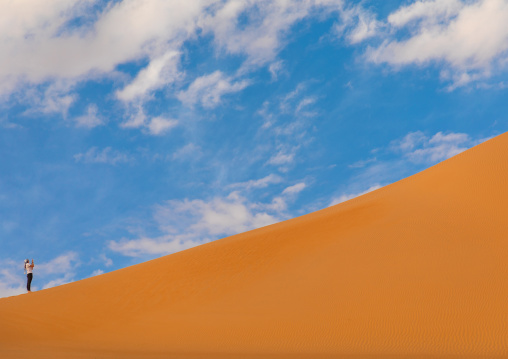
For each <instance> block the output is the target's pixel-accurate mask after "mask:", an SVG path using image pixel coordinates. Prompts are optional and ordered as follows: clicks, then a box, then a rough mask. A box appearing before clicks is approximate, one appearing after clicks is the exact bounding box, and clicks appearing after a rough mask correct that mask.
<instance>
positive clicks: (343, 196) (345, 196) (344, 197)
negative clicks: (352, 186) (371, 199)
mask: <svg viewBox="0 0 508 359" xmlns="http://www.w3.org/2000/svg"><path fill="white" fill-rule="evenodd" d="M379 188H381V186H380V185H379V184H375V185H373V186H371V187H369V188H368V189H366V190H365V191H362V192H359V193H343V194H341V195H340V196H339V197H335V198H333V199H332V201H331V202H330V204H329V206H334V205H336V204H339V203H342V202H346V201H349V200H350V199H353V198H356V197H359V196H362V195H364V194H366V193H369V192H372V191H375V190H377V189H379Z"/></svg>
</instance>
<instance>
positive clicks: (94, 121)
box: [74, 104, 104, 128]
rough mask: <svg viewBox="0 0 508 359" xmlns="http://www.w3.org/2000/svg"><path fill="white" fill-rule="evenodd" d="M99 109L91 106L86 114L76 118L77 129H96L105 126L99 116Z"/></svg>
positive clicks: (94, 105) (93, 105)
mask: <svg viewBox="0 0 508 359" xmlns="http://www.w3.org/2000/svg"><path fill="white" fill-rule="evenodd" d="M97 113H98V107H97V105H96V104H90V105H89V106H88V107H87V109H86V114H84V115H83V116H79V117H76V118H75V119H74V121H75V122H76V126H77V127H86V128H94V127H97V126H100V125H103V124H104V120H103V119H101V118H100V117H99V116H98V114H97Z"/></svg>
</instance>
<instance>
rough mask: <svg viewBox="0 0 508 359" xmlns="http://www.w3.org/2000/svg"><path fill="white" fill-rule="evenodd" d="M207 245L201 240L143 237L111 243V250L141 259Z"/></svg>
mask: <svg viewBox="0 0 508 359" xmlns="http://www.w3.org/2000/svg"><path fill="white" fill-rule="evenodd" d="M203 243H206V241H204V240H203V241H199V240H190V239H187V240H178V239H174V238H173V237H172V236H161V237H157V238H147V237H142V238H138V239H131V240H128V239H122V240H119V241H110V242H109V249H111V250H112V251H114V252H118V253H120V254H123V255H124V256H129V257H140V256H143V255H164V254H170V253H175V252H179V251H183V250H184V249H189V248H192V247H195V246H197V245H200V244H203Z"/></svg>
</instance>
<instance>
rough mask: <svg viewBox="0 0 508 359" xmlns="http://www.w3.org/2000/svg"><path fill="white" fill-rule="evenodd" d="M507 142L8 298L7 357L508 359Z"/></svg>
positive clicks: (2, 310) (0, 334)
mask: <svg viewBox="0 0 508 359" xmlns="http://www.w3.org/2000/svg"><path fill="white" fill-rule="evenodd" d="M507 259H508V134H503V135H501V136H498V137H496V138H494V139H491V140H489V141H487V142H485V143H483V144H481V145H479V146H476V147H474V148H472V149H470V150H468V151H466V152H463V153H461V154H459V155H457V156H455V157H453V158H451V159H449V160H446V161H444V162H442V163H440V164H438V165H436V166H434V167H431V168H429V169H427V170H425V171H423V172H421V173H419V174H416V175H414V176H411V177H409V178H406V179H404V180H402V181H399V182H397V183H394V184H392V185H389V186H387V187H384V188H381V189H379V190H376V191H374V192H371V193H368V194H366V195H363V196H361V197H359V198H356V199H353V200H350V201H348V202H345V203H341V204H339V205H336V206H334V207H330V208H327V209H324V210H321V211H318V212H314V213H311V214H309V215H306V216H303V217H299V218H295V219H292V220H289V221H286V222H282V223H278V224H275V225H272V226H268V227H264V228H260V229H257V230H254V231H250V232H246V233H242V234H239V235H236V236H232V237H228V238H224V239H222V240H219V241H215V242H212V243H208V244H205V245H202V246H199V247H195V248H192V249H189V250H186V251H183V252H179V253H175V254H172V255H169V256H165V257H161V258H158V259H156V260H152V261H149V262H145V263H142V264H139V265H135V266H132V267H128V268H124V269H121V270H118V271H115V272H112V273H107V274H104V275H100V276H97V277H93V278H89V279H85V280H82V281H78V282H75V283H71V284H67V285H63V286H60V287H56V288H52V289H48V290H43V291H40V292H35V293H32V294H30V295H21V296H17V297H10V298H3V299H0V357H1V358H4V359H7V358H19V357H21V356H24V355H30V356H31V357H35V358H92V357H93V358H120V357H121V358H286V357H287V358H338V357H340V358H349V357H351V358H360V357H361V358H363V357H365V358H399V357H400V358H403V357H404V358H426V357H455V358H457V357H460V358H479V357H489V358H490V357H508V261H507Z"/></svg>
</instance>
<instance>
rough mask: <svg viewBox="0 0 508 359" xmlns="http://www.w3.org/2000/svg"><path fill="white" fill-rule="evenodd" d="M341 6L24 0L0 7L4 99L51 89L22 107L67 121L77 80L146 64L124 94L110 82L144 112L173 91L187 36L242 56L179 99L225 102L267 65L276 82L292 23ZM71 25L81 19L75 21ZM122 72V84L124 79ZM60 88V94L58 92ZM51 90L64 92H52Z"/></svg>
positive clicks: (137, 120)
mask: <svg viewBox="0 0 508 359" xmlns="http://www.w3.org/2000/svg"><path fill="white" fill-rule="evenodd" d="M342 2H343V1H342V0H310V1H309V0H295V1H278V0H260V1H253V0H240V1H238V0H226V1H222V0H208V1H206V0H196V1H191V2H189V1H184V0H179V1H177V0H174V1H166V0H145V1H139V0H122V1H115V2H109V3H108V2H106V3H104V2H100V1H98V0H84V1H78V0H47V1H45V2H44V3H37V4H35V3H33V2H32V1H28V0H19V1H10V2H6V1H3V2H0V96H2V95H4V97H5V96H8V95H9V94H12V93H14V92H17V93H27V92H29V90H34V91H40V90H41V88H47V89H48V91H49V92H47V93H45V94H44V97H43V98H42V99H41V101H32V98H29V97H26V98H25V101H26V102H27V103H29V104H30V105H31V106H33V107H35V106H38V109H42V111H43V112H44V113H50V112H60V113H62V114H63V115H64V116H65V114H66V113H67V111H68V110H69V108H70V107H71V106H72V105H73V104H74V103H75V102H76V101H77V96H76V94H73V93H72V89H73V88H75V86H76V85H77V84H79V83H80V82H86V81H90V80H97V79H100V78H101V77H111V76H113V75H114V76H117V75H118V74H119V73H120V71H122V69H121V67H120V68H119V65H124V64H139V65H141V64H143V65H142V69H141V70H140V71H139V72H138V73H137V74H135V75H134V76H133V77H132V79H131V80H130V81H127V82H124V83H122V84H121V85H120V86H121V88H118V87H117V85H116V84H115V89H113V91H114V92H115V94H116V98H117V99H119V100H120V101H122V102H124V103H125V104H126V105H127V107H126V108H127V110H128V112H132V108H131V107H134V108H138V107H141V108H142V107H143V104H144V102H145V101H146V100H147V99H150V97H151V95H152V93H153V92H154V91H157V90H160V89H164V88H167V87H168V86H175V87H177V84H178V83H179V82H180V80H182V79H183V78H184V76H185V73H184V71H182V70H181V69H180V66H181V57H182V54H184V53H185V51H186V49H185V48H184V44H185V43H186V41H187V40H189V39H196V38H199V37H207V36H210V35H212V38H213V44H214V45H215V47H216V49H217V55H220V54H222V53H224V52H226V53H227V54H234V55H240V56H242V57H243V58H244V62H243V66H241V69H240V71H237V75H236V76H235V77H234V78H233V77H229V76H226V75H224V74H222V72H220V71H216V72H212V74H209V75H204V76H201V77H198V78H197V79H196V80H195V82H194V83H193V84H191V86H190V87H189V88H188V89H187V90H186V91H181V92H180V96H179V97H180V98H181V99H182V101H183V102H184V103H186V104H188V105H193V104H196V103H201V104H202V105H203V106H204V107H210V108H211V107H215V106H217V105H218V104H219V102H220V100H221V98H222V96H224V95H226V94H229V93H233V92H238V91H240V90H242V89H243V88H245V87H246V86H247V85H248V84H249V83H248V81H247V80H245V79H243V80H237V78H238V76H245V73H246V72H249V71H250V70H252V69H255V68H256V67H259V66H265V65H267V64H269V63H271V65H270V67H269V71H270V72H271V74H272V76H273V77H274V78H275V77H276V76H277V73H279V72H280V70H281V67H282V62H280V61H278V60H277V58H276V57H277V53H278V52H279V51H280V49H281V48H282V47H283V46H284V45H285V38H286V37H287V33H288V31H289V30H290V29H291V27H292V26H293V25H294V24H295V23H297V22H298V21H300V20H302V19H304V18H305V17H309V16H315V15H323V14H329V13H332V12H334V11H335V10H337V9H339V8H340V6H341V4H342ZM75 19H80V20H83V19H84V20H86V21H80V23H81V24H80V25H76V24H75V22H74V21H73V20H75ZM70 24H72V25H70ZM123 75H124V76H123V78H124V79H125V78H126V77H128V75H127V74H123ZM117 77H118V76H117ZM61 83H65V84H66V88H61V87H62V86H61V85H60V84H61ZM117 83H118V81H117ZM55 84H56V87H57V88H61V89H60V90H58V91H55V90H54V85H55ZM172 93H174V91H173V92H172ZM138 112H139V111H138ZM138 115H139V116H138ZM138 115H135V116H133V118H131V121H127V122H126V123H124V126H122V127H124V128H140V127H144V126H150V124H152V122H150V121H146V119H143V116H142V114H141V113H138ZM90 119H91V118H90V117H88V120H90ZM94 120H97V118H95V119H94ZM98 123H99V122H98V121H86V119H85V118H80V119H79V121H78V125H83V126H92V125H95V124H98ZM147 124H148V125H147ZM153 125H154V126H155V125H156V123H154V124H153ZM150 131H151V132H152V133H153V131H152V130H150ZM155 132H157V130H155Z"/></svg>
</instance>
